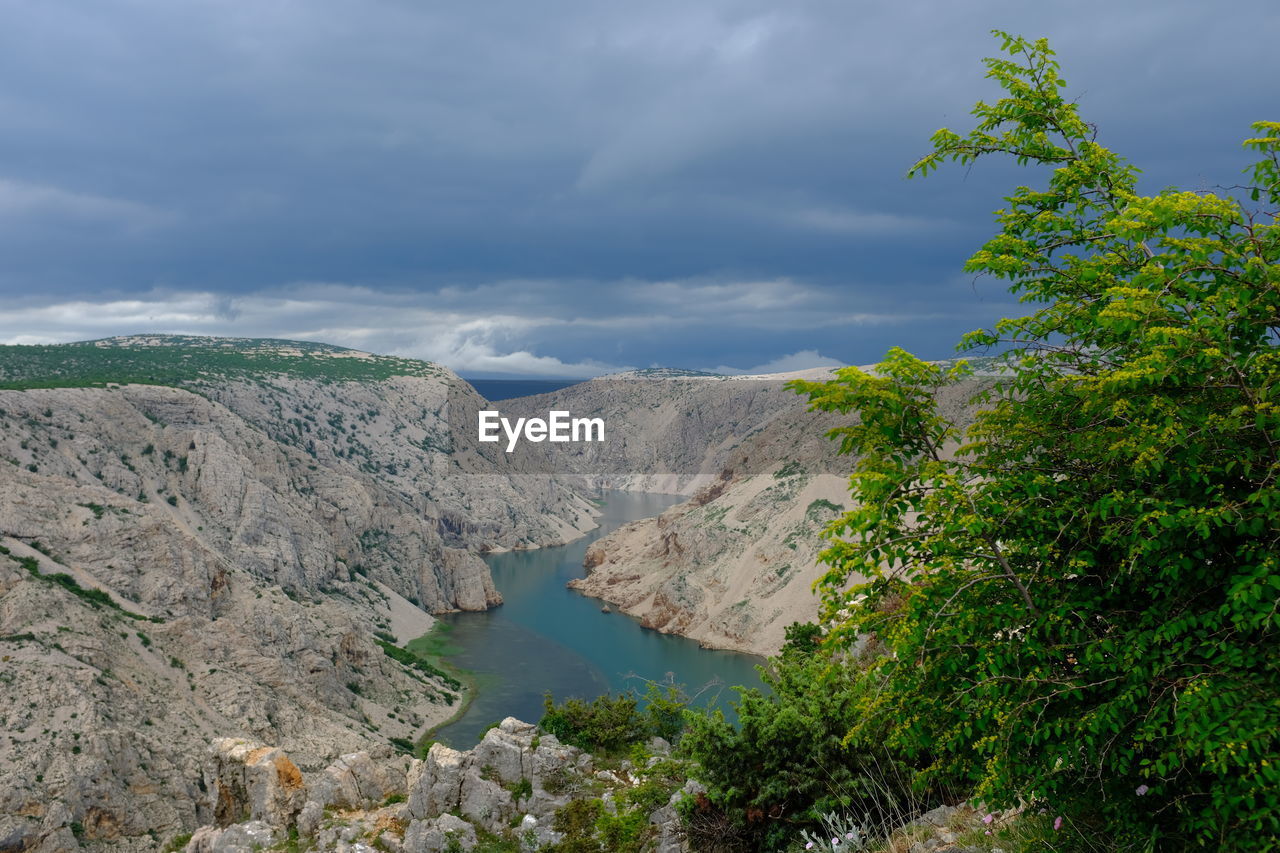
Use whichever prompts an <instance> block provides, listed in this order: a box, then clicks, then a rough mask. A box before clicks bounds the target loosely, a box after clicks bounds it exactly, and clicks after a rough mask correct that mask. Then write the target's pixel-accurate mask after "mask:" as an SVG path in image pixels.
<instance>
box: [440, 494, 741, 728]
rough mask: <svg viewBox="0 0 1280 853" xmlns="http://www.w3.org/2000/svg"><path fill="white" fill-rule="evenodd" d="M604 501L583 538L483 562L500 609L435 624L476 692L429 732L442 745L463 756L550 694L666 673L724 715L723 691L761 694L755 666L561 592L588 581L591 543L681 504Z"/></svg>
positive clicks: (641, 498)
mask: <svg viewBox="0 0 1280 853" xmlns="http://www.w3.org/2000/svg"><path fill="white" fill-rule="evenodd" d="M603 498H604V500H605V501H606V503H605V505H604V507H603V514H602V515H601V516H600V518H599V522H600V526H599V527H598V528H597V529H595V530H593V531H591V532H590V533H589V534H587V535H586V536H585V537H583V538H582V539H579V540H577V541H576V542H572V543H570V544H568V545H562V546H558V547H555V548H541V549H538V550H534V551H510V552H507V553H503V554H493V555H490V556H489V557H488V558H487V561H488V563H489V567H490V569H491V570H492V572H493V580H494V583H495V584H496V585H497V587H498V590H499V591H500V592H501V593H502V597H503V599H504V602H505V603H504V604H502V606H500V607H497V608H495V609H493V610H488V611H485V612H483V613H455V614H449V615H446V616H443V617H441V618H442V619H444V620H445V621H446V622H447V623H448V624H449V625H450V627H451V631H450V633H449V642H450V644H451V645H453V646H455V647H457V649H458V651H457V653H456V654H451V655H450V656H449V658H448V659H449V661H450V662H451V663H453V664H455V665H456V666H459V667H461V668H463V669H466V670H469V671H470V672H471V673H472V674H473V676H474V677H475V681H476V684H477V688H478V689H477V692H476V696H475V699H474V700H473V701H472V703H471V707H470V708H468V709H467V711H466V713H465V714H463V715H462V716H461V717H460V718H459V719H457V720H455V721H454V722H452V723H450V724H449V725H447V726H444V727H443V728H441V729H439V730H438V731H437V732H436V734H435V737H436V738H438V739H439V740H440V741H442V742H443V743H445V744H448V745H450V746H453V747H455V748H459V749H467V748H469V747H471V746H473V745H474V744H475V743H476V739H477V738H478V737H479V736H480V735H481V734H482V733H483V732H484V729H485V728H486V727H487V726H488V725H489V724H490V723H493V722H495V721H497V720H501V719H502V718H503V717H507V716H514V717H518V718H520V719H523V720H526V721H529V722H537V721H538V719H539V718H540V717H541V716H542V696H543V694H544V693H546V692H547V691H550V692H551V693H552V694H554V695H555V696H556V698H557V699H562V698H565V697H569V696H577V697H579V698H583V699H590V698H593V697H595V696H598V695H599V694H601V693H604V692H606V691H610V690H612V691H622V690H627V689H629V688H633V689H635V690H637V691H638V692H641V693H643V692H644V690H645V687H646V684H645V682H644V681H643V680H642V679H649V680H653V681H660V680H662V679H664V678H666V677H667V675H668V673H670V674H671V675H672V676H673V677H674V679H675V681H676V683H678V684H684V685H685V686H686V689H687V690H688V691H689V693H691V694H693V693H696V692H697V691H700V690H701V691H703V692H702V693H701V695H700V697H699V703H700V704H704V705H708V704H709V705H713V706H717V707H721V708H724V709H725V710H726V711H727V710H729V709H728V707H727V703H728V701H729V700H732V699H734V698H736V696H737V694H736V693H735V692H733V691H732V690H730V689H728V688H729V687H731V686H734V685H746V686H749V687H759V686H760V675H759V673H757V672H756V670H755V667H756V665H757V664H760V663H762V662H763V661H762V660H761V659H760V658H758V657H754V656H752V655H744V654H738V653H736V652H724V651H713V650H710V649H704V648H701V647H700V646H699V645H698V644H697V643H696V642H694V641H692V640H687V639H685V638H684V637H676V636H671V635H668V634H660V633H658V632H657V631H651V630H648V629H645V628H641V627H640V623H639V622H637V621H636V620H635V619H632V618H631V617H629V616H627V615H625V614H622V613H618V612H613V613H604V612H602V610H601V606H602V602H601V601H599V600H597V599H593V598H587V597H586V596H583V595H581V594H580V593H578V592H575V591H574V590H571V589H568V588H566V586H565V584H566V583H567V582H568V581H569V580H570V579H572V578H576V577H582V576H583V574H584V573H585V569H583V568H582V559H583V557H584V556H585V555H586V551H587V546H588V545H590V544H591V543H592V542H594V541H595V540H596V539H599V538H600V537H601V536H603V535H605V534H607V533H609V532H610V531H612V530H615V529H616V528H618V527H619V526H621V525H622V524H625V523H626V522H628V521H634V520H636V519H640V518H647V517H649V516H654V515H657V514H658V513H660V512H662V510H664V509H666V508H667V507H669V506H671V505H673V504H675V503H678V502H679V501H680V500H682V498H679V497H675V496H672V495H654V494H637V493H632V492H605V493H604V495H603ZM704 687H706V688H707V689H705V690H703V688H704Z"/></svg>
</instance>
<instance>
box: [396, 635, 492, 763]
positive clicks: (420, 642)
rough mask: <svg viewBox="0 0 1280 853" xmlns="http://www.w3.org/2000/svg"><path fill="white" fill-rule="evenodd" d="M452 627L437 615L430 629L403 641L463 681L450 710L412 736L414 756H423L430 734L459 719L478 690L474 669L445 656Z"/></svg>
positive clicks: (406, 646) (418, 654) (420, 654)
mask: <svg viewBox="0 0 1280 853" xmlns="http://www.w3.org/2000/svg"><path fill="white" fill-rule="evenodd" d="M452 630H453V626H452V625H450V624H449V623H447V622H444V621H443V620H441V619H439V618H437V619H436V621H435V624H433V625H432V626H431V630H429V631H427V633H425V634H423V635H422V636H420V637H415V638H414V639H412V640H410V641H409V642H408V643H405V646H404V647H405V649H407V650H408V651H409V652H411V653H412V654H414V655H416V656H417V657H419V658H422V659H423V660H425V661H427V662H428V663H430V664H431V665H432V666H435V667H438V668H439V669H441V670H443V671H445V672H447V673H448V674H449V675H451V676H453V677H454V678H456V679H457V680H458V681H459V682H461V684H462V690H461V691H459V697H458V698H459V700H460V701H459V702H458V703H456V704H455V706H454V708H453V713H451V714H450V715H449V716H448V717H446V718H445V719H443V720H441V721H439V722H436V723H430V724H428V725H427V726H425V727H424V728H423V730H422V732H421V733H420V734H418V735H417V736H415V737H414V739H413V746H414V755H415V757H417V758H424V757H425V753H426V750H427V749H430V746H431V743H434V742H435V739H434V738H433V737H432V735H434V734H435V733H436V732H438V731H440V729H442V728H444V727H445V726H447V725H450V724H451V723H455V722H457V721H458V720H460V719H462V717H463V716H464V715H465V714H466V713H467V711H468V710H470V709H471V704H472V703H473V702H474V701H475V698H476V695H477V694H478V693H479V684H478V681H477V679H476V677H475V673H473V672H471V670H469V669H463V668H461V667H459V666H456V665H454V664H453V663H451V662H450V661H449V660H448V659H447V658H448V650H449V649H450V648H455V647H452V646H450V645H449V644H448V641H447V639H446V637H447V635H448V634H449V633H450V632H451V631H452ZM415 646H417V648H415Z"/></svg>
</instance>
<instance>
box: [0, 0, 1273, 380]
mask: <svg viewBox="0 0 1280 853" xmlns="http://www.w3.org/2000/svg"><path fill="white" fill-rule="evenodd" d="M996 27H998V28H1002V29H1007V30H1012V31H1015V32H1019V33H1022V34H1025V35H1028V36H1041V35H1045V36H1048V37H1049V38H1050V39H1051V41H1052V43H1053V45H1054V47H1055V48H1056V50H1057V52H1058V55H1059V59H1060V60H1061V61H1062V64H1063V67H1064V75H1065V76H1066V78H1067V82H1068V88H1067V90H1066V91H1067V92H1068V93H1069V94H1070V95H1071V96H1073V97H1078V98H1079V100H1080V102H1081V105H1082V111H1083V114H1084V116H1085V118H1086V119H1089V120H1093V121H1095V122H1097V123H1098V124H1099V125H1100V127H1101V135H1100V141H1102V142H1103V143H1104V144H1107V145H1110V146H1111V147H1112V148H1114V149H1116V150H1118V151H1119V152H1121V153H1122V154H1124V155H1126V156H1127V157H1129V159H1131V160H1132V161H1134V162H1135V163H1137V164H1138V165H1139V166H1141V167H1142V168H1143V169H1144V189H1146V190H1150V191H1154V190H1158V189H1160V188H1161V187H1164V186H1168V185H1174V184H1176V185H1181V186H1187V187H1191V188H1200V187H1212V186H1214V185H1218V184H1233V183H1236V182H1238V180H1239V178H1240V170H1241V169H1242V168H1243V167H1244V166H1245V165H1246V163H1247V162H1248V160H1247V157H1246V155H1245V154H1244V153H1243V152H1242V151H1241V149H1240V145H1239V142H1240V140H1241V139H1242V138H1244V137H1245V136H1246V135H1248V124H1249V122H1251V121H1255V120H1258V119H1278V118H1280V87H1278V86H1277V85H1276V72H1275V68H1274V61H1275V46H1276V45H1277V44H1280V12H1278V11H1277V4H1276V3H1275V2H1274V0H1256V2H1248V0H1238V2H1234V3H1231V4H1217V3H1205V2H1202V0H1191V1H1189V2H1180V0H1153V1H1152V2H1123V0H1107V2H1079V0H1075V1H1074V2H1070V3H1052V4H1050V3H1043V2H1031V0H1026V1H1025V2H995V0H986V1H985V2H966V3H955V2H942V0H935V2H932V3H911V2H891V3H890V2H883V3H870V2H858V0H830V2H827V0H817V1H816V2H806V0H787V1H786V2H783V0H775V2H772V3H767V2H749V0H742V2H737V1H736V0H700V2H689V1H688V0H678V2H667V0H648V2H644V3H614V2H605V1H604V0H595V2H574V0H538V2H529V0H494V1H493V2H454V3H449V4H443V3H425V2H420V0H182V2H173V0H82V2H72V0H0V297H2V304H0V342H5V343H40V342H59V341H72V340H84V339H89V338H97V337H104V336H107V335H115V334H127V333H134V332H181V333H187V334H228V335H248V336H270V337H291V338H304V339H309V340H319V341H326V342H330V343H336V344H341V345H345V346H352V347H358V348H361V349H367V350H372V351H375V352H383V353H394V354H399V355H409V356H414V357H419V358H427V359H432V360H436V361H440V362H443V363H445V364H447V365H449V366H450V367H453V368H455V369H457V370H459V371H460V372H463V373H464V374H467V375H502V374H506V375H515V374H533V375H543V376H586V375H592V374H596V373H600V372H604V371H608V370H612V369H617V368H621V367H647V366H653V365H666V366H676V367H690V368H700V369H730V370H758V369H761V368H767V369H775V368H776V369H788V368H795V367H806V366H814V365H818V364H835V363H842V364H843V363H867V362H871V361H874V360H876V359H878V358H879V357H880V356H881V355H882V354H883V352H884V350H885V349H886V348H888V347H889V346H893V345H902V346H906V347H907V348H909V349H912V350H913V351H915V352H917V353H918V354H920V355H922V356H925V357H945V356H947V355H950V354H951V353H952V351H953V346H954V343H955V341H956V339H957V338H958V336H959V335H960V334H962V333H963V332H965V331H968V330H970V329H973V328H976V327H979V326H983V325H986V324H989V323H991V322H993V321H994V320H995V319H997V318H999V317H1000V316H1003V315H1004V314H1007V313H1009V312H1010V311H1011V310H1013V307H1012V304H1011V299H1010V297H1009V296H1008V295H1007V294H1006V293H1005V292H1004V291H1003V288H1002V287H1001V286H1000V284H999V283H998V282H994V281H991V280H977V281H975V280H973V278H972V277H971V276H967V275H965V274H963V273H962V272H961V266H962V264H963V262H964V260H965V258H966V257H967V256H968V254H969V253H970V252H971V251H972V250H973V249H974V248H975V247H976V246H977V245H978V244H979V243H980V242H981V241H982V240H983V239H984V238H985V237H986V236H988V235H989V234H990V233H992V231H993V227H994V226H993V224H992V218H991V215H990V214H991V211H993V210H994V209H995V208H996V207H997V206H999V204H1000V197H1001V195H1003V194H1005V193H1006V192H1007V191H1008V190H1009V189H1011V188H1012V187H1013V186H1014V185H1015V184H1016V183H1017V182H1020V181H1028V180H1035V175H1033V174H1031V173H1022V174H1019V173H1018V172H1017V170H1015V169H1014V168H1012V167H1010V166H1005V165H999V164H995V163H992V164H989V165H978V166H976V167H974V168H973V169H971V170H964V169H961V168H952V169H943V170H942V171H941V172H939V173H938V174H937V175H935V176H930V177H929V178H928V179H924V180H913V181H906V180H905V179H904V178H903V174H904V172H905V170H906V169H907V167H908V166H909V165H910V164H911V162H912V161H913V160H914V159H915V158H916V157H917V156H919V155H920V154H922V153H924V152H925V151H926V150H927V145H928V137H929V135H930V134H931V133H932V132H933V131H934V130H936V129H937V128H938V127H940V126H943V125H948V126H951V127H952V128H953V129H956V130H960V131H964V130H967V129H968V128H969V126H970V124H969V116H968V115H967V113H968V110H969V108H970V107H971V106H972V104H973V102H974V101H975V100H977V99H978V98H981V97H990V96H992V95H993V94H994V92H993V89H992V86H991V84H990V83H989V82H988V81H985V80H984V79H983V69H982V67H981V65H980V59H981V57H983V56H986V55H990V54H992V53H994V52H995V50H996V47H997V45H996V43H995V41H994V40H993V39H992V38H991V37H990V36H989V35H988V31H989V30H990V29H992V28H996Z"/></svg>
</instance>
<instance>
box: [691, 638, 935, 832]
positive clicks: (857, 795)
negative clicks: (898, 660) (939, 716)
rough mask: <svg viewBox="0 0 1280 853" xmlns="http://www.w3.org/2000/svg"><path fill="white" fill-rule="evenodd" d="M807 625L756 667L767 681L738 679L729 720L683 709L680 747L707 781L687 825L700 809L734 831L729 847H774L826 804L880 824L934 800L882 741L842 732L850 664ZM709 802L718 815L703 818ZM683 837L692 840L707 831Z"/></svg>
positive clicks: (850, 691) (718, 828)
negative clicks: (827, 650)
mask: <svg viewBox="0 0 1280 853" xmlns="http://www.w3.org/2000/svg"><path fill="white" fill-rule="evenodd" d="M816 627H817V626H814V625H799V624H797V625H792V626H791V627H790V628H789V629H788V630H787V638H788V639H787V644H786V645H785V646H784V647H783V650H782V654H781V655H780V656H779V657H778V658H775V659H773V660H772V661H771V662H770V666H769V667H766V668H762V670H761V676H762V678H763V680H764V681H765V683H766V684H767V685H768V688H769V689H768V691H762V690H758V689H740V690H741V692H740V698H739V701H738V702H737V706H736V710H737V716H738V719H737V722H736V724H734V723H730V722H729V721H728V720H727V719H725V717H724V715H723V714H722V713H720V712H719V711H716V712H714V713H704V714H700V715H694V716H691V717H690V719H689V728H688V730H687V731H686V732H685V736H684V740H683V741H682V742H681V752H682V754H684V755H686V756H688V757H690V758H692V759H693V760H694V769H693V770H692V773H693V774H694V775H695V776H696V777H697V778H698V779H699V781H701V782H703V783H704V784H705V785H706V787H707V792H706V795H705V798H704V800H703V801H690V802H688V803H686V804H685V812H686V819H687V820H688V821H689V824H690V827H691V830H696V828H697V827H698V826H699V825H700V821H699V820H696V819H695V818H698V817H701V818H703V819H704V820H703V821H701V823H705V824H706V825H707V826H709V828H710V832H711V833H712V834H714V835H718V836H726V835H733V836H734V837H735V838H736V839H737V842H736V844H735V845H734V846H733V847H732V849H755V850H775V849H776V850H780V849H786V848H787V847H788V846H789V845H792V844H794V843H795V842H796V839H798V838H799V837H800V832H801V830H802V829H809V830H813V831H817V830H820V829H821V828H822V822H821V819H822V816H823V815H824V814H826V813H828V812H839V813H842V814H852V815H856V816H857V818H858V820H859V821H861V822H862V823H863V824H864V828H867V827H870V828H874V829H875V830H885V831H887V830H888V829H891V828H896V827H898V826H900V825H901V824H903V823H905V822H907V821H908V820H910V819H911V818H913V817H915V816H916V813H917V812H918V811H920V810H921V807H922V806H923V807H925V808H927V807H928V805H933V804H934V803H929V802H928V801H927V800H926V799H924V798H921V797H918V796H916V795H915V794H914V793H913V792H912V791H911V776H912V774H911V771H910V769H909V768H906V767H904V766H902V765H901V764H900V763H899V762H898V761H897V760H896V759H895V758H893V757H891V756H890V755H889V754H888V753H887V752H886V751H885V750H883V749H879V748H875V747H870V748H868V747H864V746H863V745H862V744H859V743H853V742H851V741H849V740H848V739H846V737H845V735H846V733H847V732H848V731H849V729H850V727H851V726H853V725H855V723H856V722H857V720H858V715H859V713H860V708H859V699H860V698H861V697H860V692H859V690H860V685H859V684H858V683H857V681H856V678H855V676H856V673H857V672H858V671H859V664H858V663H857V662H856V661H855V660H852V659H847V658H833V657H831V656H827V655H824V654H820V653H819V651H818V648H817V647H816V645H815V644H814V635H815V630H816ZM709 809H714V810H715V811H716V812H717V813H718V814H719V815H720V816H721V817H722V819H723V820H722V822H721V823H717V822H715V821H710V822H708V821H706V820H705V818H706V817H707V815H706V812H707V811H708V810H709ZM726 825H727V826H726ZM691 834H695V835H696V833H691ZM692 840H693V841H694V842H695V844H694V846H695V847H698V848H699V849H701V846H705V845H707V844H709V843H710V842H712V841H714V840H715V839H713V838H702V837H694V838H693V839H692Z"/></svg>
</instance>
